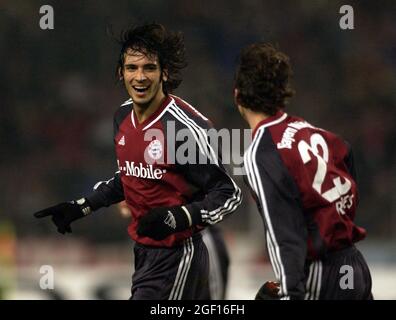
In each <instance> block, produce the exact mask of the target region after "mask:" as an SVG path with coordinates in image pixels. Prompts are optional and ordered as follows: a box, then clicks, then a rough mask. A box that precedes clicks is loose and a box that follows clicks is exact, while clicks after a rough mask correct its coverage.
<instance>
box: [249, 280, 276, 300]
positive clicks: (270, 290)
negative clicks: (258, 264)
mask: <svg viewBox="0 0 396 320" xmlns="http://www.w3.org/2000/svg"><path fill="white" fill-rule="evenodd" d="M278 292H279V283H278V282H273V281H267V282H266V283H264V284H263V285H262V286H261V288H260V290H259V291H258V292H257V294H256V297H255V298H254V299H255V300H279V295H278Z"/></svg>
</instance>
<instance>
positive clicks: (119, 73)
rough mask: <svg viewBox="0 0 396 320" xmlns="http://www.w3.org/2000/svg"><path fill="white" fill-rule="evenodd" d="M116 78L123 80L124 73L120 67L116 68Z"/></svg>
mask: <svg viewBox="0 0 396 320" xmlns="http://www.w3.org/2000/svg"><path fill="white" fill-rule="evenodd" d="M118 79H119V80H123V79H124V74H123V73H122V68H121V67H119V68H118Z"/></svg>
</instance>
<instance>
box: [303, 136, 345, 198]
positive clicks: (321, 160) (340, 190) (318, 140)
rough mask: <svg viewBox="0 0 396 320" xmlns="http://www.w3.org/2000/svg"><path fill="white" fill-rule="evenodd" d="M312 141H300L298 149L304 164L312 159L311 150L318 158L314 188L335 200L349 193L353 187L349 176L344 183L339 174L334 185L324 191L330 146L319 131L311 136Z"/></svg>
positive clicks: (322, 194) (324, 196)
mask: <svg viewBox="0 0 396 320" xmlns="http://www.w3.org/2000/svg"><path fill="white" fill-rule="evenodd" d="M310 143H311V144H308V143H307V142H306V141H304V140H302V141H300V142H299V143H298V151H299V152H300V155H301V159H302V161H303V163H304V164H307V163H308V162H310V161H311V160H312V157H311V154H310V153H309V151H311V153H313V154H314V155H315V157H316V158H317V160H318V167H317V169H316V173H315V177H314V180H313V182H312V188H314V189H315V190H316V191H317V192H318V193H319V194H320V195H321V196H322V197H323V198H324V199H326V200H327V201H329V202H334V201H335V200H337V199H339V198H340V197H341V196H343V195H344V194H346V193H348V191H349V190H350V189H351V185H352V183H351V181H350V180H349V179H347V178H344V179H345V182H344V183H342V182H341V178H340V177H339V176H338V177H336V178H334V179H333V183H334V187H333V188H331V189H330V190H327V191H325V192H322V184H323V182H324V180H325V178H326V173H327V163H328V162H329V148H328V147H327V143H326V141H325V139H324V138H323V137H322V136H321V135H320V134H319V133H314V134H313V135H312V136H311V139H310ZM318 146H320V147H321V149H322V152H323V155H322V156H321V155H320V154H319V150H318Z"/></svg>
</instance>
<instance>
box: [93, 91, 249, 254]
mask: <svg viewBox="0 0 396 320" xmlns="http://www.w3.org/2000/svg"><path fill="white" fill-rule="evenodd" d="M210 128H211V123H210V122H209V121H208V119H207V118H205V117H204V116H203V115H202V114H200V113H199V112H198V111H197V110H196V109H194V108H193V107H192V106H191V105H189V104H188V103H187V102H185V101H184V100H182V99H180V98H179V97H177V96H173V95H168V96H167V97H166V99H165V100H164V101H163V103H162V104H161V106H160V107H159V108H158V109H157V110H156V111H155V112H154V113H153V114H152V115H151V116H150V117H149V118H148V119H146V120H145V121H143V122H142V123H139V122H138V121H137V119H136V115H135V113H134V111H133V102H132V100H128V101H126V102H125V103H124V104H122V105H121V107H120V108H119V109H118V110H117V112H116V114H115V117H114V143H115V148H116V154H117V162H118V169H119V170H118V171H117V172H116V174H115V176H114V177H113V178H112V179H110V180H108V181H102V182H99V183H98V184H97V185H96V186H95V192H94V193H93V194H92V195H90V196H88V197H87V199H88V201H89V203H90V204H91V206H92V208H93V209H94V210H95V209H96V208H99V207H103V206H109V205H111V204H114V203H117V202H119V201H121V200H123V199H125V200H126V203H127V205H128V207H129V209H130V210H131V213H132V221H131V223H130V225H129V227H128V232H129V234H130V236H131V238H132V239H133V240H135V241H136V242H138V243H140V244H144V245H150V246H157V247H172V246H174V245H175V244H180V243H182V242H183V240H185V239H188V238H189V237H191V236H192V235H193V234H194V233H196V232H199V231H200V230H201V229H202V228H201V226H194V227H192V228H190V229H187V230H185V231H182V232H178V233H175V234H173V235H171V236H169V237H167V238H165V239H164V240H161V241H155V240H153V239H151V238H148V237H140V236H138V235H137V233H136V229H137V225H138V222H139V219H140V218H141V217H142V216H143V215H144V214H145V213H146V212H148V211H149V210H150V209H152V208H156V207H171V206H179V205H184V206H185V207H186V209H187V210H188V211H189V212H190V213H194V214H195V213H199V214H200V215H201V217H202V221H203V226H202V227H204V225H211V224H215V223H217V222H219V221H221V220H222V219H223V218H224V216H226V215H227V214H229V213H231V212H233V211H234V210H235V209H236V208H237V207H238V205H239V204H240V203H241V200H242V197H241V191H240V189H239V188H238V187H237V185H236V184H235V183H234V181H233V180H232V179H231V178H230V176H229V175H228V174H227V173H226V171H225V169H224V168H223V166H222V164H221V160H220V158H219V156H218V155H217V153H216V152H214V151H215V150H213V149H212V147H211V146H210V143H209V138H208V135H207V131H206V130H208V129H210ZM179 133H183V134H182V136H183V135H185V138H190V139H188V142H185V141H184V140H183V139H179V138H180V135H179ZM186 146H188V148H186ZM181 148H184V149H188V150H185V151H186V152H187V153H188V152H190V153H193V154H190V156H192V157H190V158H187V160H189V159H191V160H192V161H185V159H186V157H181V160H180V155H183V154H184V153H183V154H182V153H178V152H179V151H180V150H179V149H181ZM184 149H183V150H184Z"/></svg>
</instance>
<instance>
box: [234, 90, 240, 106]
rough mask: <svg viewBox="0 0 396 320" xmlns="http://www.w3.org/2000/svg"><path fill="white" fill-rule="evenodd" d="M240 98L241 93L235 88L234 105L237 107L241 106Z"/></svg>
mask: <svg viewBox="0 0 396 320" xmlns="http://www.w3.org/2000/svg"><path fill="white" fill-rule="evenodd" d="M238 96H239V91H238V89H237V88H234V103H235V105H236V106H238V105H239V102H238Z"/></svg>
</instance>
